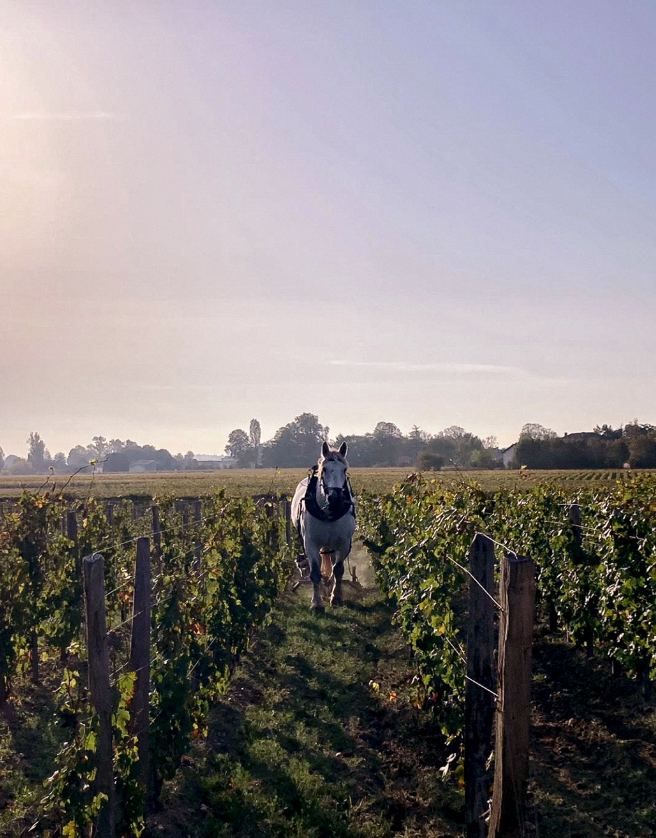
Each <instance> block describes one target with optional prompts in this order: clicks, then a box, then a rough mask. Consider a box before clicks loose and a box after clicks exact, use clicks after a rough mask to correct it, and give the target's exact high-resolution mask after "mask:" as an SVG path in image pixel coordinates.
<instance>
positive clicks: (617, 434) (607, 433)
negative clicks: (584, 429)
mask: <svg viewBox="0 0 656 838" xmlns="http://www.w3.org/2000/svg"><path fill="white" fill-rule="evenodd" d="M593 432H594V433H596V434H599V436H603V438H604V439H622V428H616V429H614V428H613V427H612V426H611V425H605V424H604V425H596V426H595V427H594V428H593Z"/></svg>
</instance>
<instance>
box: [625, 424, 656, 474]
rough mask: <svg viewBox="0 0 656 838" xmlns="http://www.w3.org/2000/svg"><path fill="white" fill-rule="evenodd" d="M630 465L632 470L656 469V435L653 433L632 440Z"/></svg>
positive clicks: (630, 444)
mask: <svg viewBox="0 0 656 838" xmlns="http://www.w3.org/2000/svg"><path fill="white" fill-rule="evenodd" d="M629 465H630V466H631V467H632V468H656V434H654V433H653V432H652V433H649V434H643V435H641V436H635V437H634V438H633V439H631V441H630V443H629Z"/></svg>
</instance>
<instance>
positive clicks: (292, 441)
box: [262, 413, 329, 467]
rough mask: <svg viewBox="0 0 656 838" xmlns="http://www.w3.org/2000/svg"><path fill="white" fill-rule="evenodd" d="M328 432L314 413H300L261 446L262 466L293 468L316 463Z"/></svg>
mask: <svg viewBox="0 0 656 838" xmlns="http://www.w3.org/2000/svg"><path fill="white" fill-rule="evenodd" d="M328 432H329V428H327V427H325V426H323V425H322V424H321V423H320V422H319V417H318V416H315V414H314V413H301V414H300V416H297V417H296V418H295V419H294V421H293V422H290V423H289V424H288V425H284V426H283V427H282V428H278V430H277V431H276V433H275V435H274V437H273V439H272V440H271V441H270V442H268V443H267V444H266V445H265V446H263V450H262V462H263V465H265V466H282V467H293V466H309V465H311V464H312V463H316V462H317V459H318V458H319V454H320V450H321V444H322V443H323V442H324V441H325V440H327V439H328Z"/></svg>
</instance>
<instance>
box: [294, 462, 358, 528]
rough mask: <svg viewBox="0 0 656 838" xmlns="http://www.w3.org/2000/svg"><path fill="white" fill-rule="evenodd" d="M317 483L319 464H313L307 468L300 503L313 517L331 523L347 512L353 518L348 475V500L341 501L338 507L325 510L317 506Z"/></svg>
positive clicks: (351, 494) (346, 483)
mask: <svg viewBox="0 0 656 838" xmlns="http://www.w3.org/2000/svg"><path fill="white" fill-rule="evenodd" d="M318 483H319V466H318V465H315V466H312V468H311V469H309V470H308V483H307V489H306V490H305V497H304V498H303V500H302V503H303V504H304V505H305V509H306V510H307V512H308V513H309V514H310V515H311V516H312V517H313V518H316V519H317V520H318V521H327V522H329V523H332V522H333V521H339V519H340V518H343V517H344V516H345V515H347V514H348V513H349V512H350V513H351V515H353V517H354V518H355V511H354V508H353V507H354V504H353V490H352V489H351V484H350V483H349V480H348V476H347V477H346V479H345V486H346V488H347V490H348V500H347V501H346V502H345V503H342V504H341V506H340V508H339V509H336V510H331V509H328V510H326V509H322V508H321V507H320V506H319V504H318V503H317V487H318Z"/></svg>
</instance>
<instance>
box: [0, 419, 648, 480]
mask: <svg viewBox="0 0 656 838" xmlns="http://www.w3.org/2000/svg"><path fill="white" fill-rule="evenodd" d="M324 440H326V441H330V442H331V443H332V444H333V445H335V446H339V445H341V444H342V442H346V443H347V444H348V450H349V453H348V459H349V463H350V464H351V465H352V466H355V467H360V468H366V467H380V468H384V467H387V466H396V467H407V468H417V469H420V470H422V471H425V470H431V469H432V470H439V469H442V468H462V469H481V468H485V469H491V468H503V467H504V465H510V466H511V467H514V468H520V467H521V466H525V467H527V468H532V469H569V468H572V469H594V468H622V467H623V466H625V465H629V466H631V467H632V468H656V426H654V425H649V424H644V423H642V424H641V423H639V422H638V420H637V419H636V420H634V421H633V422H631V423H629V424H627V425H625V426H623V427H620V428H612V427H611V426H610V425H598V426H597V427H595V428H594V430H592V431H589V432H582V433H574V434H565V436H562V437H559V436H557V434H556V433H555V432H554V431H552V430H550V429H549V428H545V427H544V426H542V425H539V424H536V423H528V424H525V425H524V426H523V427H522V430H521V432H520V435H519V440H518V442H517V443H516V444H515V445H514V446H512V447H511V449H510V450H509V451H508V455H509V456H507V457H506V463H505V464H504V462H503V456H502V455H503V452H502V451H501V450H500V449H499V447H498V445H497V440H496V437H494V436H488V437H486V438H484V439H481V438H480V437H478V436H476V434H473V433H470V432H469V431H466V430H465V429H464V428H461V427H459V426H457V425H452V426H451V427H449V428H445V429H444V430H443V431H440V432H439V433H437V434H431V433H428V432H426V431H424V430H422V429H421V428H419V427H418V426H417V425H414V426H413V427H412V429H411V430H410V432H409V433H408V434H404V433H402V431H401V430H400V429H399V428H398V427H397V425H395V424H394V423H393V422H378V424H377V425H376V426H375V427H374V429H373V430H372V431H371V432H369V433H365V434H348V435H344V434H338V435H337V436H336V437H335V438H334V439H331V438H330V429H329V428H328V427H327V426H325V425H322V424H321V423H320V421H319V417H318V416H316V415H315V414H313V413H302V414H300V415H299V416H297V417H296V418H295V419H294V420H293V421H292V422H289V423H288V424H286V425H283V426H282V427H280V428H278V430H277V431H276V433H275V434H274V435H273V437H272V438H271V439H270V440H268V441H265V442H262V430H261V426H260V423H259V421H258V420H257V419H252V420H251V422H250V425H249V428H248V431H245V430H243V429H242V428H236V429H235V430H233V431H231V432H230V434H229V436H228V443H227V445H226V446H225V453H226V454H227V455H228V456H229V457H230V458H231V459H232V464H234V465H235V466H237V467H239V468H306V467H309V466H310V465H312V464H313V463H315V462H316V460H317V455H318V451H319V448H320V446H321V444H322V443H323V442H324ZM27 444H28V451H27V456H26V457H16V456H11V457H7V458H5V457H4V454H3V451H2V448H0V471H4V473H7V474H44V473H47V472H48V471H53V472H55V473H57V474H70V473H72V472H74V471H77V470H78V469H82V468H88V467H89V466H90V464H91V465H93V464H102V465H103V468H104V470H105V471H128V470H129V469H130V466H131V465H132V464H134V463H135V462H137V461H139V460H141V461H144V460H145V461H150V462H151V463H152V464H154V467H155V468H156V469H157V470H158V471H179V470H184V471H192V470H196V469H200V468H204V467H208V465H211V464H208V465H203V463H202V462H199V461H198V460H197V459H196V455H195V454H194V453H193V451H187V453H186V454H182V453H178V454H171V453H170V452H169V451H168V450H167V449H165V448H156V447H155V446H154V445H139V444H138V443H136V442H134V441H133V440H130V439H127V440H121V439H109V440H108V439H106V438H105V437H103V436H94V437H93V439H92V440H91V442H90V443H89V444H88V445H86V446H84V445H76V446H75V447H73V448H71V450H70V451H69V452H68V454H65V453H64V452H58V453H57V454H55V456H54V457H52V456H51V455H50V452H49V450H48V448H47V447H46V444H45V442H44V440H43V439H42V437H41V436H40V434H38V433H37V432H32V433H31V434H30V436H29V438H28V440H27Z"/></svg>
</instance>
